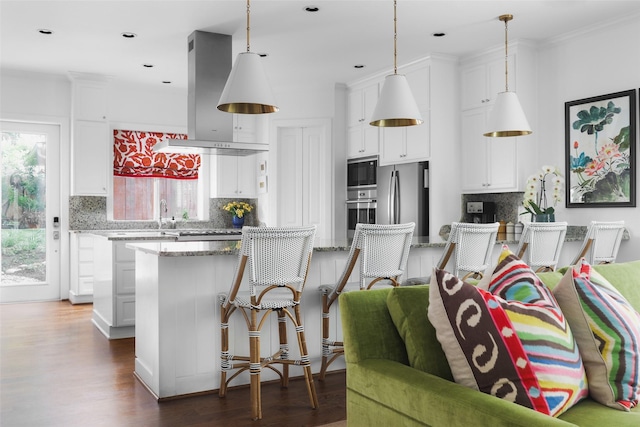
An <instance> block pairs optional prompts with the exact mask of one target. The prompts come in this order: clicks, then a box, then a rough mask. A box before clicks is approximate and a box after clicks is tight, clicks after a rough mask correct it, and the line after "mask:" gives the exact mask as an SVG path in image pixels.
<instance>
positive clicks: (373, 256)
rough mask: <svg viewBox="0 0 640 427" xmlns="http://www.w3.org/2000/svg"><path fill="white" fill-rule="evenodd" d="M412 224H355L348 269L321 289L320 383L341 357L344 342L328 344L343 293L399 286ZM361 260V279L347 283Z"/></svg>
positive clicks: (409, 243) (404, 266) (411, 232)
mask: <svg viewBox="0 0 640 427" xmlns="http://www.w3.org/2000/svg"><path fill="white" fill-rule="evenodd" d="M414 228H415V224H414V223H413V222H410V223H407V224H391V225H381V224H356V229H355V233H354V236H353V242H352V243H351V248H350V250H349V255H348V257H347V265H346V267H345V269H344V271H343V272H342V275H341V276H340V279H339V280H338V282H337V283H336V284H333V285H322V286H320V287H319V288H318V290H319V291H320V292H322V367H321V368H320V375H319V377H318V378H319V379H320V380H323V379H324V376H325V374H326V372H327V368H328V367H329V365H330V364H331V363H333V361H334V360H336V359H337V358H338V357H339V356H340V355H342V354H344V348H343V342H342V341H336V340H331V339H330V338H329V335H330V331H331V329H330V324H329V312H330V309H331V307H332V306H333V304H334V303H335V302H336V300H337V299H338V297H339V296H340V294H341V293H342V292H347V291H351V290H368V289H371V288H372V287H373V286H374V285H382V284H386V285H390V286H398V285H399V282H398V279H399V277H400V276H401V275H402V274H403V273H404V270H405V268H406V265H407V259H408V258H409V249H410V247H411V239H412V237H413V230H414ZM358 259H359V260H360V277H359V280H358V281H357V282H355V281H354V282H348V281H349V278H350V277H351V273H352V271H353V269H354V267H355V265H356V262H357V261H358Z"/></svg>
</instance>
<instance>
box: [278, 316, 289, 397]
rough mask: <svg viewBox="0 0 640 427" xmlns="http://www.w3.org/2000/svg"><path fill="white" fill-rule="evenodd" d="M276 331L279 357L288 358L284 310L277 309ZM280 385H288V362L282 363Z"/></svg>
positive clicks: (285, 386)
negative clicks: (278, 336)
mask: <svg viewBox="0 0 640 427" xmlns="http://www.w3.org/2000/svg"><path fill="white" fill-rule="evenodd" d="M278 332H279V335H280V351H282V354H281V355H280V358H281V359H289V344H288V342H287V317H286V316H285V311H284V310H278ZM280 386H281V387H283V388H287V387H289V364H288V363H283V364H282V378H281V380H280Z"/></svg>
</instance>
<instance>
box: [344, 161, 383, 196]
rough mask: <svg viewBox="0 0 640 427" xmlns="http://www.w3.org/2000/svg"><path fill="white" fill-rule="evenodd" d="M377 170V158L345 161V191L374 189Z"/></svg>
mask: <svg viewBox="0 0 640 427" xmlns="http://www.w3.org/2000/svg"><path fill="white" fill-rule="evenodd" d="M377 169H378V158H377V157H367V158H360V159H349V160H347V189H354V188H372V187H375V186H376V184H377V174H378V171H377Z"/></svg>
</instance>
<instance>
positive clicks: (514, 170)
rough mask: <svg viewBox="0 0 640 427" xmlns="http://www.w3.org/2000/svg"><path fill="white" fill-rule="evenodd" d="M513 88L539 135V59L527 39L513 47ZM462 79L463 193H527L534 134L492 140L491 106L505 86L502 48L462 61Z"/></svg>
mask: <svg viewBox="0 0 640 427" xmlns="http://www.w3.org/2000/svg"><path fill="white" fill-rule="evenodd" d="M509 52H510V53H509V56H508V67H509V68H508V69H509V90H510V91H514V92H516V93H517V94H518V98H519V100H520V103H521V104H522V107H523V109H524V111H525V114H526V115H527V119H528V120H529V124H530V125H531V126H532V127H533V129H534V133H535V124H536V115H535V114H536V104H535V99H536V92H537V90H536V87H537V84H536V79H535V76H536V71H535V70H536V66H537V65H536V64H537V61H536V57H535V50H534V49H532V48H530V47H528V46H527V45H526V44H525V43H522V44H517V45H514V46H510V49H509ZM460 78H461V110H462V111H461V122H460V123H461V127H462V129H461V137H462V140H461V169H462V170H461V174H462V191H463V192H465V193H496V192H497V193H500V192H512V191H523V190H524V184H525V182H526V176H528V174H530V173H531V170H530V169H531V168H530V164H531V159H532V158H535V156H536V152H535V150H534V148H535V145H536V144H535V140H536V138H535V136H533V135H528V136H521V137H517V138H516V137H510V138H506V137H500V138H488V137H485V136H484V133H485V132H486V131H487V129H486V124H487V122H488V118H489V115H490V114H491V109H492V107H493V104H494V102H495V99H496V97H497V95H498V93H500V92H504V90H505V58H504V51H503V50H502V51H498V50H496V51H493V52H487V53H485V54H479V55H477V56H475V57H473V58H469V59H464V60H463V61H462V65H461V68H460Z"/></svg>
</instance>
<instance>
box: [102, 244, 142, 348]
mask: <svg viewBox="0 0 640 427" xmlns="http://www.w3.org/2000/svg"><path fill="white" fill-rule="evenodd" d="M93 243H94V253H95V257H94V267H93V271H94V280H93V281H94V291H93V317H92V322H93V324H94V325H95V326H96V327H97V328H98V329H99V330H100V332H102V333H103V334H104V335H105V336H106V337H107V338H109V339H119V338H129V337H133V336H135V314H136V313H135V299H136V298H135V297H136V295H135V290H136V285H135V271H136V267H135V252H134V251H133V250H132V249H129V248H127V247H126V246H125V245H126V244H127V243H130V242H128V241H112V240H109V239H108V238H107V237H104V236H95V237H94V239H93Z"/></svg>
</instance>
